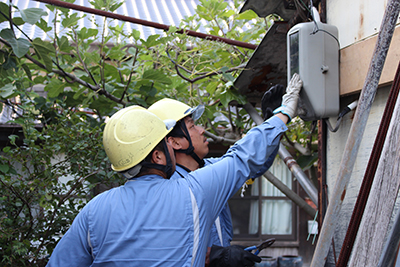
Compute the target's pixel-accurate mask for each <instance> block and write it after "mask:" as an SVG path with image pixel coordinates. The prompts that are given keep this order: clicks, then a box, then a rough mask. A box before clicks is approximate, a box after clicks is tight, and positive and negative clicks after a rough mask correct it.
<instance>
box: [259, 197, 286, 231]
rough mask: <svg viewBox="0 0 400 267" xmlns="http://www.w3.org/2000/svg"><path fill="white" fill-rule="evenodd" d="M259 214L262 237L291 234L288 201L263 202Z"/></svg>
mask: <svg viewBox="0 0 400 267" xmlns="http://www.w3.org/2000/svg"><path fill="white" fill-rule="evenodd" d="M261 214H262V226H261V232H262V234H263V235H274V234H275V235H291V234H292V203H291V201H290V200H263V201H262V203H261Z"/></svg>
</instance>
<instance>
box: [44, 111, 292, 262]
mask: <svg viewBox="0 0 400 267" xmlns="http://www.w3.org/2000/svg"><path fill="white" fill-rule="evenodd" d="M286 130H287V128H286V125H285V124H284V123H283V122H282V120H280V119H279V118H277V117H272V118H270V119H269V120H268V121H266V122H264V123H263V124H261V125H259V126H257V127H255V128H253V129H252V130H250V131H249V132H248V133H247V134H246V136H245V137H244V138H242V139H241V140H239V141H237V142H236V143H235V144H234V145H233V146H232V147H231V148H230V149H229V151H228V152H227V153H226V154H225V155H224V156H223V157H221V159H220V160H219V161H218V162H216V163H214V164H211V165H208V166H205V167H203V168H200V169H198V170H196V171H194V172H190V173H189V174H188V175H187V176H186V179H176V180H171V179H163V178H162V177H161V176H157V175H146V176H141V177H137V178H134V179H131V180H129V181H127V182H126V183H125V185H123V186H120V187H117V188H113V189H110V190H108V191H106V192H104V193H102V194H99V195H97V196H96V197H95V198H93V199H92V200H91V201H89V202H88V203H87V204H86V206H85V207H84V208H83V209H82V211H81V212H80V213H79V214H78V215H77V216H76V218H75V220H74V222H73V223H72V225H71V227H70V229H69V230H68V231H67V232H66V233H65V235H64V236H63V237H62V238H61V240H60V241H59V242H58V244H57V246H56V248H55V250H54V251H53V253H52V255H51V257H50V260H49V263H48V266H49V267H54V266H62V267H65V266H74V267H75V266H119V267H121V266H138V267H143V266H146V267H150V266H165V267H170V266H201V267H204V265H205V258H206V252H207V245H208V244H207V241H208V239H209V236H210V231H211V227H212V225H213V224H214V221H215V219H216V218H217V216H218V215H219V214H220V213H221V211H222V209H223V208H224V207H225V205H226V203H227V201H228V199H229V198H230V197H231V196H232V195H233V194H235V192H236V191H238V190H239V189H240V187H241V186H242V185H243V183H244V182H245V181H246V180H247V179H248V178H249V177H253V176H254V175H256V174H257V172H260V170H261V169H263V167H264V164H265V163H266V162H267V161H268V160H269V157H270V156H271V155H272V154H273V153H276V150H277V148H278V146H279V140H280V137H281V135H282V133H283V132H284V131H286Z"/></svg>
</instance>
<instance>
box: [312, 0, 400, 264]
mask: <svg viewBox="0 0 400 267" xmlns="http://www.w3.org/2000/svg"><path fill="white" fill-rule="evenodd" d="M399 9H400V0H389V1H388V3H387V6H386V11H385V14H384V16H383V20H382V24H381V28H380V31H379V34H378V40H377V43H376V45H375V49H374V53H373V56H372V60H371V64H370V67H369V69H368V73H367V77H366V79H365V82H364V86H363V89H362V91H361V95H360V100H359V102H358V106H357V110H356V113H355V115H354V121H353V124H352V126H351V128H350V133H349V137H348V139H347V142H346V147H345V151H344V153H343V157H342V161H341V164H340V170H339V173H338V176H337V179H336V183H335V186H334V188H333V192H332V195H331V197H330V199H329V206H328V209H327V212H326V216H325V218H324V223H323V225H322V229H321V234H320V236H319V239H318V243H317V247H316V249H315V252H314V256H313V259H312V262H311V267H321V266H324V264H325V261H326V257H327V255H328V252H329V248H330V244H331V241H332V237H333V235H334V231H335V228H336V224H337V220H338V218H339V214H340V210H341V208H342V203H343V200H344V198H345V196H346V189H347V185H348V182H349V180H350V177H351V174H352V171H353V167H354V164H355V160H356V158H357V153H358V149H359V147H360V143H361V140H362V137H363V135H364V130H365V125H366V123H367V120H368V116H369V112H370V110H371V106H372V102H373V100H374V98H375V94H376V90H377V88H378V84H379V78H380V76H381V73H382V69H383V65H384V63H385V60H386V55H387V52H388V50H389V45H390V42H391V40H392V36H393V32H394V28H395V26H396V22H397V19H398V15H399ZM356 266H363V265H359V264H358V263H357V265H356Z"/></svg>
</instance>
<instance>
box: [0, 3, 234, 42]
mask: <svg viewBox="0 0 400 267" xmlns="http://www.w3.org/2000/svg"><path fill="white" fill-rule="evenodd" d="M0 1H1V2H4V3H7V4H8V3H9V0H0ZM199 2H200V1H199V0H125V1H124V3H123V4H122V5H121V7H119V8H118V10H117V11H116V13H118V14H120V15H125V16H128V17H133V18H136V19H142V20H147V21H151V22H156V23H160V24H165V25H168V26H176V27H179V24H180V22H181V21H182V19H183V18H185V17H186V16H191V15H193V14H195V9H196V6H197V5H198V4H199ZM226 2H228V4H229V5H230V6H233V0H226ZM12 3H13V5H15V6H17V7H18V8H19V9H26V8H41V9H43V10H45V11H48V10H47V8H46V6H45V5H46V4H45V3H41V2H38V1H34V0H13V1H12ZM74 4H75V5H80V6H84V7H92V5H91V4H90V3H89V0H76V1H75V2H74ZM71 12H77V13H78V14H79V16H83V15H84V12H81V11H75V10H71ZM14 16H18V14H15V15H14ZM44 19H45V20H46V21H48V22H49V23H52V20H53V19H54V14H53V13H52V12H48V16H47V17H45V18H44ZM103 20H104V17H102V16H98V15H93V14H86V17H85V18H84V19H82V20H81V21H80V22H79V27H80V28H82V27H86V28H98V26H96V25H95V22H96V24H98V25H100V26H101V25H103ZM111 23H112V25H123V24H124V30H125V31H126V32H131V31H132V29H136V30H138V31H140V33H141V38H143V39H147V37H148V36H149V35H153V34H162V33H163V30H159V29H155V28H152V27H149V26H143V25H139V24H134V23H129V22H124V21H118V20H112V22H111ZM203 25H205V23H204V24H203ZM8 27H9V26H8V24H7V23H1V24H0V30H2V29H4V28H8ZM21 29H22V31H24V32H25V33H26V34H27V35H28V36H29V37H30V38H32V39H34V38H41V39H42V40H45V39H49V37H48V36H47V35H46V34H45V33H44V32H43V31H42V30H41V29H40V28H38V27H36V26H33V25H30V24H27V23H26V24H24V25H23V26H22V27H21ZM198 31H199V32H202V33H208V31H207V30H206V29H205V28H204V26H201V27H200V29H199V30H198ZM48 34H49V35H50V36H52V35H53V34H54V32H49V33H48ZM16 35H17V38H19V37H21V36H22V34H21V33H20V32H16Z"/></svg>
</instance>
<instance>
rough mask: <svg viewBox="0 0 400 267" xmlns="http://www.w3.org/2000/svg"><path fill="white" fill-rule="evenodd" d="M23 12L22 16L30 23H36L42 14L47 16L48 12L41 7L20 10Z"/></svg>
mask: <svg viewBox="0 0 400 267" xmlns="http://www.w3.org/2000/svg"><path fill="white" fill-rule="evenodd" d="M19 12H20V14H21V18H22V19H23V20H24V21H25V22H27V23H29V24H32V25H33V24H35V23H36V22H38V21H39V20H40V19H41V17H42V16H47V12H45V11H43V10H42V9H41V8H27V9H24V10H20V11H19Z"/></svg>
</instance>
